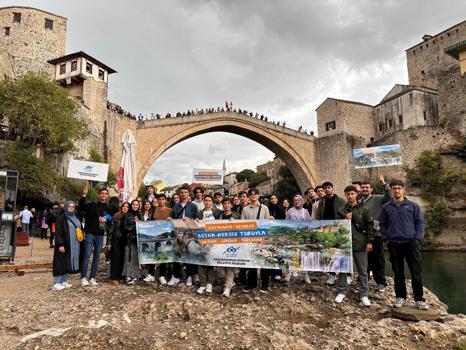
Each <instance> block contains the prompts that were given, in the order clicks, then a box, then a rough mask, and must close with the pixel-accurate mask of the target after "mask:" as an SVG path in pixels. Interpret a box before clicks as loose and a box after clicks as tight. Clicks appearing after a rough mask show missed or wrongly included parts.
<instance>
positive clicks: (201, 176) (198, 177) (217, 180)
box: [192, 168, 224, 185]
mask: <svg viewBox="0 0 466 350" xmlns="http://www.w3.org/2000/svg"><path fill="white" fill-rule="evenodd" d="M223 175H224V174H223V170H217V169H197V168H195V169H193V178H192V182H193V183H195V184H203V185H223Z"/></svg>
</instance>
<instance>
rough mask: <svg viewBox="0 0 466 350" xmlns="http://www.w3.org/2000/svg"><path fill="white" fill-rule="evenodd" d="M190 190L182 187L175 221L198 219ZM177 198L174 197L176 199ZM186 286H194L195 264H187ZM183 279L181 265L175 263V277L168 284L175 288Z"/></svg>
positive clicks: (174, 212)
mask: <svg viewBox="0 0 466 350" xmlns="http://www.w3.org/2000/svg"><path fill="white" fill-rule="evenodd" d="M189 192H190V188H189V187H187V186H182V187H181V188H180V195H179V199H180V202H179V203H177V204H175V205H174V206H173V219H188V220H189V219H191V220H194V219H196V218H197V214H198V212H199V211H198V209H197V205H196V204H194V203H193V202H191V197H190V195H189ZM174 197H175V196H173V198H174ZM185 266H186V275H187V278H186V285H187V286H192V285H193V279H194V277H195V275H196V274H197V266H196V265H193V264H186V265H185ZM180 279H181V264H180V263H173V277H172V278H171V279H170V281H169V282H168V283H167V284H168V285H169V286H174V285H176V284H178V283H180Z"/></svg>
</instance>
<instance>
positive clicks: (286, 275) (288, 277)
mask: <svg viewBox="0 0 466 350" xmlns="http://www.w3.org/2000/svg"><path fill="white" fill-rule="evenodd" d="M291 274H292V273H291V271H287V272H286V274H285V281H286V282H290V280H291Z"/></svg>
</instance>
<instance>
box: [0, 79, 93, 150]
mask: <svg viewBox="0 0 466 350" xmlns="http://www.w3.org/2000/svg"><path fill="white" fill-rule="evenodd" d="M78 106H79V104H78V102H77V101H76V100H75V99H73V98H72V97H71V96H70V95H69V94H68V92H67V91H66V90H65V89H63V88H61V87H60V86H58V85H57V84H56V83H54V82H52V81H51V80H50V79H49V78H48V77H47V76H46V75H45V74H38V73H27V74H26V75H24V76H23V77H22V78H21V79H19V80H9V79H6V80H3V81H1V82H0V118H1V121H2V122H5V121H8V125H9V126H10V129H11V130H12V131H13V132H14V133H15V134H16V135H18V137H19V139H20V141H21V145H26V144H27V145H29V147H30V149H31V150H33V149H34V147H35V145H36V144H38V143H40V144H41V145H42V150H43V151H44V153H45V154H54V153H61V152H66V151H72V150H74V144H75V142H76V141H77V140H81V139H84V138H85V136H86V133H87V126H86V123H85V122H84V121H83V120H80V119H78V118H76V112H77V111H78Z"/></svg>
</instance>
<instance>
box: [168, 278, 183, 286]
mask: <svg viewBox="0 0 466 350" xmlns="http://www.w3.org/2000/svg"><path fill="white" fill-rule="evenodd" d="M178 283H180V279H179V278H176V277H172V278H171V279H170V281H168V283H167V285H169V286H175V285H177V284H178Z"/></svg>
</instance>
